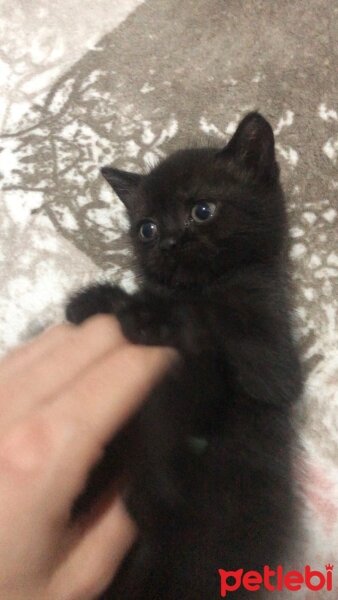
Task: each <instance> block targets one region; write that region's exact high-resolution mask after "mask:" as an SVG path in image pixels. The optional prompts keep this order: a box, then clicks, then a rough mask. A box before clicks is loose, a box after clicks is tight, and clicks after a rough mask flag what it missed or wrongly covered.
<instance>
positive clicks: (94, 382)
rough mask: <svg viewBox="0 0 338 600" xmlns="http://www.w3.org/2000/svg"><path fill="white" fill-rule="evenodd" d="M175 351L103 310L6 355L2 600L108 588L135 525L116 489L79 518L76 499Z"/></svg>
mask: <svg viewBox="0 0 338 600" xmlns="http://www.w3.org/2000/svg"><path fill="white" fill-rule="evenodd" d="M174 357H175V355H174V352H173V350H170V349H167V348H152V347H142V346H134V345H132V344H130V343H129V342H127V341H126V339H125V338H124V337H123V335H122V333H121V330H120V327H119V325H118V323H117V321H116V320H115V319H113V318H112V317H108V316H96V317H93V318H91V319H89V320H88V321H86V322H85V323H84V324H83V325H81V326H79V327H75V326H73V325H60V326H57V327H54V328H53V329H50V330H49V331H47V332H45V333H43V334H42V335H41V336H40V337H38V338H37V339H35V340H33V341H32V342H30V343H29V344H27V345H26V346H23V347H21V348H19V349H17V350H15V351H14V352H12V353H10V354H9V355H8V356H7V357H5V358H4V359H3V360H2V362H0V408H1V410H0V532H1V543H0V598H6V600H27V598H29V599H30V600H46V599H47V598H48V600H92V599H94V598H97V596H98V595H99V594H100V593H102V592H103V591H104V589H105V588H106V587H107V585H108V584H109V582H110V580H111V579H112V576H113V575H114V573H115V572H116V570H117V569H118V567H119V565H120V563H121V560H122V559H123V557H124V556H125V554H126V553H127V552H128V550H129V549H130V547H131V545H132V543H133V541H134V540H135V537H136V535H137V531H136V526H135V524H134V523H133V522H132V520H131V518H130V517H129V515H128V514H127V511H126V509H125V507H124V504H123V502H122V499H121V497H120V495H119V493H117V492H112V493H110V495H109V497H107V498H105V500H104V502H101V505H100V506H99V507H97V508H95V509H94V510H93V512H92V514H91V515H90V517H89V518H87V519H86V520H82V521H81V522H78V523H75V524H74V522H73V521H72V522H71V521H70V511H71V507H72V505H73V502H74V499H75V498H77V496H78V495H79V494H80V492H81V490H82V489H83V487H84V485H85V482H86V479H87V477H88V473H89V472H90V469H91V467H92V466H93V465H94V464H95V463H96V462H97V461H98V460H99V458H100V457H101V456H102V452H103V448H104V446H105V444H106V443H107V441H109V440H110V439H111V438H112V436H114V434H115V433H116V432H117V431H118V430H119V429H120V428H121V427H122V426H123V424H124V423H125V422H126V421H127V420H128V418H129V417H130V416H131V415H132V414H133V413H134V412H135V411H136V410H137V409H138V408H139V407H140V406H141V404H142V402H143V401H144V399H145V397H146V395H147V393H148V391H149V390H150V389H151V388H152V386H153V385H154V384H155V383H156V381H158V379H159V378H160V377H161V376H162V375H163V373H164V372H165V371H166V369H167V368H168V366H169V365H170V364H171V363H172V361H173V360H174Z"/></svg>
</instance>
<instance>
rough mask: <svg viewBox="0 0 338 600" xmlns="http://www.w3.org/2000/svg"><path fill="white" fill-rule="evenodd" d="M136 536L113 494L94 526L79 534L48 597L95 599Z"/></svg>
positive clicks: (125, 513) (123, 507) (105, 586)
mask: <svg viewBox="0 0 338 600" xmlns="http://www.w3.org/2000/svg"><path fill="white" fill-rule="evenodd" d="M136 535H137V533H136V526H135V524H134V522H133V521H132V520H131V518H130V516H129V515H128V513H127V511H126V508H125V506H124V504H123V502H122V500H121V498H119V497H116V498H115V499H114V500H113V501H112V502H111V503H110V505H109V506H108V507H107V509H106V510H105V511H104V512H103V513H102V514H101V515H100V518H99V519H97V520H96V521H95V522H94V525H93V526H92V527H90V528H87V529H86V530H85V531H83V532H81V533H80V536H79V542H78V543H77V544H76V545H75V546H74V547H73V550H72V551H71V552H70V554H69V556H68V558H67V561H66V562H65V563H64V564H63V565H62V567H61V569H60V570H59V571H58V573H57V575H56V576H55V578H54V580H53V582H52V591H53V593H52V595H51V597H55V598H68V597H70V598H73V597H74V598H81V600H86V599H88V600H92V598H96V597H97V596H98V595H99V594H100V593H102V592H103V591H104V590H105V589H106V588H107V586H108V585H109V583H110V581H111V579H112V577H113V576H114V574H115V573H116V572H117V570H118V568H119V566H120V564H121V562H122V560H123V558H124V556H125V555H126V553H127V552H128V550H129V549H130V548H131V546H132V544H133V542H134V541H135V539H136Z"/></svg>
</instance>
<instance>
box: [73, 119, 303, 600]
mask: <svg viewBox="0 0 338 600" xmlns="http://www.w3.org/2000/svg"><path fill="white" fill-rule="evenodd" d="M102 173H103V175H104V177H105V178H106V179H107V181H108V182H109V183H110V185H111V186H112V187H113V189H114V190H115V192H116V193H117V194H118V195H119V197H120V199H121V200H122V202H123V203H124V204H125V206H126V207H127V209H128V213H129V218H130V225H131V229H130V235H131V239H132V242H133V245H134V249H135V253H136V257H137V259H138V264H139V268H140V270H141V273H142V275H143V285H142V288H141V290H140V291H138V292H137V293H135V294H134V295H132V296H130V295H128V294H127V293H125V292H124V291H123V290H121V289H120V288H118V287H114V286H110V285H108V284H107V285H101V286H95V287H92V288H89V289H87V290H85V291H83V292H81V293H80V294H78V295H77V296H76V297H75V298H73V299H72V301H71V302H70V304H69V306H68V308H67V317H68V319H69V320H70V321H72V322H74V323H80V322H81V321H83V320H84V319H86V318H88V317H89V316H91V315H93V314H94V313H100V312H102V313H114V314H116V315H117V317H118V319H119V320H120V322H121V325H122V328H123V330H124V332H125V335H126V336H127V337H128V338H129V339H130V340H132V341H133V342H135V343H142V344H144V343H146V344H166V345H172V346H175V347H176V348H178V349H179V351H180V353H181V357H182V360H181V363H180V364H179V365H178V366H177V365H176V366H175V367H173V369H172V372H171V373H169V374H168V376H166V378H165V380H164V381H162V383H161V384H160V385H158V386H157V388H156V389H155V390H154V391H153V393H152V394H151V396H150V397H149V399H148V402H147V403H146V405H145V407H144V408H143V409H142V410H141V411H140V413H139V414H138V415H137V416H136V417H135V418H134V419H133V420H132V421H131V423H130V424H129V425H128V427H126V428H125V430H124V431H122V432H121V434H120V435H119V437H118V439H116V440H114V442H113V443H112V445H111V446H110V447H109V448H108V449H107V454H106V459H105V461H104V464H101V465H99V466H98V467H97V469H96V470H95V472H94V473H93V477H92V479H91V482H90V485H89V492H87V498H88V494H89V496H91V494H92V493H94V495H95V494H98V493H99V491H100V490H101V489H102V488H103V487H104V486H105V485H106V484H107V483H108V481H109V479H113V478H115V477H116V476H117V474H118V473H119V472H120V471H121V470H123V471H124V474H125V476H126V478H127V481H128V482H129V483H128V506H129V508H130V510H131V512H132V514H133V515H134V517H135V519H136V521H137V523H138V526H139V530H140V536H139V541H138V543H137V545H136V546H135V547H134V549H133V551H132V552H131V554H130V555H129V557H128V558H127V560H126V561H125V563H124V565H123V566H122V569H121V571H120V573H119V575H118V576H117V578H116V579H115V581H114V582H113V584H112V585H111V588H110V589H109V590H108V591H107V592H106V595H105V596H104V598H107V599H115V600H155V599H156V600H158V599H161V600H215V599H216V598H217V597H219V596H220V579H219V574H218V569H220V568H222V569H225V570H227V571H228V570H238V569H244V571H247V570H251V569H254V570H259V571H262V568H263V566H264V565H269V566H270V567H271V568H274V567H275V566H276V565H278V564H284V563H285V561H286V560H287V557H288V551H289V547H290V541H291V540H292V537H293V536H294V525H295V518H294V517H295V510H294V506H295V501H294V493H293V483H292V480H293V477H292V466H291V463H292V446H293V442H294V435H293V432H292V425H291V409H292V406H293V404H294V402H295V400H296V399H297V397H298V396H299V394H300V390H301V375H300V367H299V361H298V356H297V352H296V349H295V346H294V342H293V339H292V332H291V324H290V309H289V304H288V297H287V276H286V268H285V261H286V258H285V257H286V252H285V242H286V236H287V219H286V211H285V205H284V198H283V193H282V189H281V186H280V183H279V168H278V165H277V163H276V159H275V152H274V139H273V133H272V129H271V127H270V125H269V124H268V123H267V121H266V120H265V119H264V118H263V117H262V116H260V115H259V114H258V113H251V114H249V115H247V116H246V117H245V118H244V119H243V121H242V122H241V123H240V124H239V126H238V129H237V131H236V132H235V134H234V136H233V138H232V139H231V140H230V142H229V143H228V144H227V146H226V147H225V148H224V149H217V148H201V149H187V150H182V151H179V152H176V153H175V154H173V155H171V156H169V157H168V158H167V159H165V160H164V161H163V162H162V163H161V164H159V165H158V166H157V167H155V168H154V169H153V170H152V171H151V172H150V173H149V174H148V175H144V176H142V175H137V174H135V173H126V172H123V171H119V170H117V169H113V168H110V167H105V168H104V169H102ZM90 490H91V492H90ZM259 594H260V593H259V592H258V595H257V592H256V597H258V598H261V597H262V595H259ZM261 594H263V592H261ZM231 597H236V598H243V599H244V598H250V597H251V593H250V592H247V591H246V590H245V589H244V588H243V587H241V588H239V589H238V591H236V592H233V593H232V596H231Z"/></svg>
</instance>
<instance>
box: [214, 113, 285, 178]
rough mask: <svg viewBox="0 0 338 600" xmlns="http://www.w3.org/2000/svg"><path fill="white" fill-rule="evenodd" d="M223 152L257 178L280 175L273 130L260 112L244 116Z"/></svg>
mask: <svg viewBox="0 0 338 600" xmlns="http://www.w3.org/2000/svg"><path fill="white" fill-rule="evenodd" d="M221 154H223V156H228V157H229V158H231V159H232V160H233V161H234V162H235V163H237V164H238V165H239V166H240V167H241V168H244V169H247V170H248V171H249V172H250V174H251V175H252V176H253V177H254V179H256V180H263V179H268V180H271V179H272V178H275V177H276V176H278V172H279V169H278V165H277V163H276V158H275V141H274V137H273V131H272V128H271V125H270V124H269V123H268V122H267V121H266V119H264V117H262V115H260V114H259V113H258V112H251V113H249V114H248V115H246V117H244V119H243V120H242V121H241V122H240V124H239V125H238V127H237V129H236V131H235V133H234V135H233V137H232V138H231V140H230V142H229V143H228V144H227V145H226V147H225V148H224V150H223V151H222V153H221Z"/></svg>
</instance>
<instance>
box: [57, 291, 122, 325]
mask: <svg viewBox="0 0 338 600" xmlns="http://www.w3.org/2000/svg"><path fill="white" fill-rule="evenodd" d="M129 301H130V296H128V294H127V293H126V292H125V291H124V290H122V289H121V288H119V287H117V286H111V285H109V284H108V283H107V284H101V285H94V286H92V287H89V288H87V289H85V290H82V291H81V292H79V293H77V294H76V295H75V296H73V298H71V300H70V301H69V303H68V305H67V307H66V318H67V320H68V321H70V322H71V323H75V324H76V325H78V324H79V323H82V321H85V320H86V319H89V317H92V316H93V315H96V314H98V313H100V314H118V313H119V312H120V311H121V310H123V309H124V308H125V306H126V305H127V304H128V303H129Z"/></svg>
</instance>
